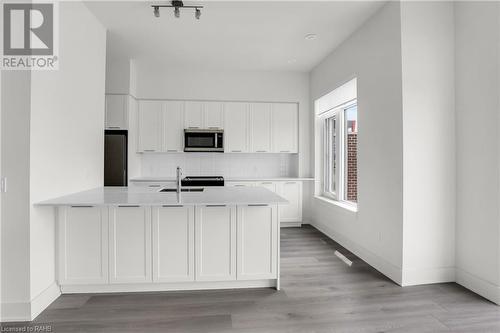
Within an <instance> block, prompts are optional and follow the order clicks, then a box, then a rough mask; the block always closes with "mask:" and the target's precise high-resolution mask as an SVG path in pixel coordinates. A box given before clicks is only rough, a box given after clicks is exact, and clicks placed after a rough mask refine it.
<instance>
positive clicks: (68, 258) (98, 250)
mask: <svg viewBox="0 0 500 333" xmlns="http://www.w3.org/2000/svg"><path fill="white" fill-rule="evenodd" d="M58 270H59V283H60V284H93V283H95V284H99V283H107V282H108V209H107V207H92V206H72V207H61V208H60V209H59V213H58Z"/></svg>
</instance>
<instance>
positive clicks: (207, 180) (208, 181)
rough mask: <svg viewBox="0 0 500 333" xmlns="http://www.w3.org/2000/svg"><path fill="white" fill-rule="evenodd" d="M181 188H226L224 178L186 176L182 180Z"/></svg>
mask: <svg viewBox="0 0 500 333" xmlns="http://www.w3.org/2000/svg"><path fill="white" fill-rule="evenodd" d="M181 186H224V177H222V176H186V177H184V178H183V179H182V180H181Z"/></svg>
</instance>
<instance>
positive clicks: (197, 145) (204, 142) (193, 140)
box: [184, 130, 224, 152]
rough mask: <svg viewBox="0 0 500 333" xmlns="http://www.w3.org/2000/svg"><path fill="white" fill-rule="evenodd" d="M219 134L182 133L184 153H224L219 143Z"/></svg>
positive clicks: (187, 131) (201, 132)
mask: <svg viewBox="0 0 500 333" xmlns="http://www.w3.org/2000/svg"><path fill="white" fill-rule="evenodd" d="M219 134H220V132H214V131H203V130H199V131H193V130H186V131H185V132H184V151H186V152H224V147H223V145H222V143H221V142H219V140H220V138H221V136H220V135H219Z"/></svg>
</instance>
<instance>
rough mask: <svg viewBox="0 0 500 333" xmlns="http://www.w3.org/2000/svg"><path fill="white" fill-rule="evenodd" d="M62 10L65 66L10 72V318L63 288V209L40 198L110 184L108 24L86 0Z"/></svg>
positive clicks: (27, 314)
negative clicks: (58, 270) (58, 264)
mask: <svg viewBox="0 0 500 333" xmlns="http://www.w3.org/2000/svg"><path fill="white" fill-rule="evenodd" d="M59 10H60V12H59V13H60V31H59V33H60V35H59V36H60V37H59V38H60V55H59V59H60V66H59V70H58V71H36V72H32V73H30V72H28V71H26V72H5V73H3V77H2V80H3V81H4V82H3V84H2V96H4V98H2V118H3V122H2V125H3V126H4V127H3V128H2V136H3V137H2V145H3V146H2V163H3V164H2V171H3V174H4V176H6V177H8V181H9V187H8V192H7V193H5V194H2V204H3V207H8V209H3V210H2V215H3V216H2V237H3V240H2V246H3V247H4V249H3V251H2V254H3V258H2V259H3V260H2V275H3V276H2V284H3V285H2V302H3V316H2V317H3V320H31V319H32V318H34V317H35V316H36V315H37V314H38V313H39V312H40V311H42V310H43V309H44V308H45V307H46V306H48V305H49V304H50V303H51V302H52V301H53V300H54V299H55V298H56V297H57V296H58V295H59V293H60V292H59V288H58V286H57V285H56V284H55V278H56V277H55V212H54V210H53V209H52V208H41V207H35V206H33V204H34V203H36V202H38V201H40V200H44V199H48V198H52V197H57V196H60V195H64V194H68V193H71V192H76V191H81V190H85V189H89V188H92V187H97V186H102V183H103V163H104V162H103V147H104V138H103V135H104V72H105V47H106V44H105V41H106V33H105V29H104V28H103V27H102V25H101V24H100V23H99V22H98V21H97V20H96V19H95V17H94V16H93V15H92V14H91V13H90V12H89V11H88V9H87V8H86V7H85V5H83V4H82V3H77V2H67V3H61V4H60V8H59ZM5 96H8V98H5ZM7 124H8V126H7Z"/></svg>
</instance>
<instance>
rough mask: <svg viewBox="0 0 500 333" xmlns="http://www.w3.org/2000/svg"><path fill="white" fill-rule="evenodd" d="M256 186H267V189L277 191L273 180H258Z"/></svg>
mask: <svg viewBox="0 0 500 333" xmlns="http://www.w3.org/2000/svg"><path fill="white" fill-rule="evenodd" d="M256 186H261V187H264V188H267V189H268V190H270V191H271V192H274V193H277V192H278V189H277V188H276V183H274V182H259V183H257V184H256Z"/></svg>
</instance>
